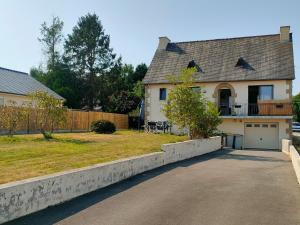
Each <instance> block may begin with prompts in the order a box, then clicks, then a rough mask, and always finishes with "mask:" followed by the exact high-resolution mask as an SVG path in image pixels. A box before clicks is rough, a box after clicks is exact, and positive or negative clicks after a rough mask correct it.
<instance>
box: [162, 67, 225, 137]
mask: <svg viewBox="0 0 300 225" xmlns="http://www.w3.org/2000/svg"><path fill="white" fill-rule="evenodd" d="M195 72H196V69H195V68H190V69H185V70H183V71H182V73H181V74H180V76H179V77H174V76H173V78H171V81H172V83H173V85H174V88H173V89H171V90H170V93H169V95H168V98H167V103H166V104H165V105H164V108H163V111H164V113H165V114H166V117H167V118H168V120H169V121H170V122H172V123H174V124H176V125H177V126H178V127H179V129H183V128H188V129H189V135H190V137H191V139H194V138H203V137H204V138H207V137H209V136H210V135H212V134H213V133H214V132H215V131H216V129H217V126H218V125H219V124H220V123H221V119H220V118H219V113H218V110H217V108H216V106H215V105H214V104H213V103H211V102H209V101H207V100H206V98H205V97H204V95H203V94H202V93H201V92H196V91H194V90H193V89H192V88H191V87H192V86H193V83H194V80H193V74H194V73H195Z"/></svg>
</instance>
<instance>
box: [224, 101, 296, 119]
mask: <svg viewBox="0 0 300 225" xmlns="http://www.w3.org/2000/svg"><path fill="white" fill-rule="evenodd" d="M219 111H220V115H221V116H292V115H293V106H292V103H291V102H286V101H278V100H277V101H274V100H273V101H258V103H257V104H245V103H244V104H238V103H236V104H234V105H230V106H219Z"/></svg>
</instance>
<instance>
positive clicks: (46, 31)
mask: <svg viewBox="0 0 300 225" xmlns="http://www.w3.org/2000/svg"><path fill="white" fill-rule="evenodd" d="M63 26H64V23H63V22H62V21H61V20H60V19H59V18H58V17H53V18H52V21H51V24H50V25H48V24H47V23H46V22H44V23H43V24H42V25H41V37H39V38H38V40H39V41H40V42H41V43H42V44H43V46H44V53H45V55H46V57H47V69H48V70H51V69H52V67H53V66H55V64H56V63H57V62H59V60H60V54H59V46H60V44H61V41H62V39H63V34H62V29H63Z"/></svg>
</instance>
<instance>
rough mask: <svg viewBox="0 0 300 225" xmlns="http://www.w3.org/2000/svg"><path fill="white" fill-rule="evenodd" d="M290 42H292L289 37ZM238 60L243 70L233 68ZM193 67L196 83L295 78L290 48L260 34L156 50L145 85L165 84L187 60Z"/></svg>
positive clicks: (277, 39)
mask: <svg viewBox="0 0 300 225" xmlns="http://www.w3.org/2000/svg"><path fill="white" fill-rule="evenodd" d="M290 35H291V40H292V34H290ZM240 58H242V59H243V60H244V61H245V62H246V63H247V64H248V66H247V67H248V68H247V67H240V66H236V64H237V62H238V60H239V59H240ZM192 60H194V62H195V63H196V64H197V67H199V68H200V70H199V69H198V72H197V73H196V75H195V79H196V81H198V82H221V81H247V80H292V79H294V78H295V72H294V58H293V45H292V41H291V42H285V43H281V42H280V35H279V34H274V35H262V36H251V37H240V38H228V39H216V40H206V41H190V42H170V43H169V44H168V45H167V48H166V50H156V52H155V54H154V57H153V60H152V62H151V64H150V66H149V69H148V72H147V74H146V76H145V78H144V80H143V82H144V83H145V84H152V83H153V84H155V83H169V82H168V79H167V78H166V76H169V75H178V74H179V73H180V72H181V71H182V69H184V68H187V66H188V64H189V62H190V61H192Z"/></svg>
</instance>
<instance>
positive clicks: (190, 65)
mask: <svg viewBox="0 0 300 225" xmlns="http://www.w3.org/2000/svg"><path fill="white" fill-rule="evenodd" d="M187 68H196V70H197V72H203V71H202V69H201V68H200V66H198V65H197V64H196V63H195V61H194V60H191V61H189V64H188V66H187Z"/></svg>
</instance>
